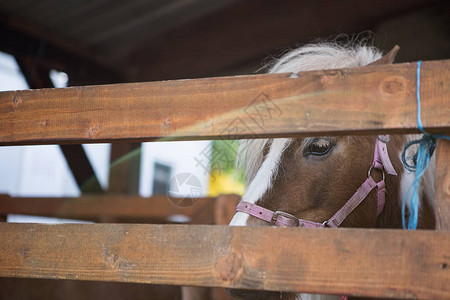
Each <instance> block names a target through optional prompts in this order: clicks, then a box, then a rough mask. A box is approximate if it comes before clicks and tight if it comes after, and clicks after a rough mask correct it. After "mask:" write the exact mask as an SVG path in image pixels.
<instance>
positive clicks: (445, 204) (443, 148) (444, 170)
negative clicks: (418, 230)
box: [434, 140, 450, 231]
mask: <svg viewBox="0 0 450 300" xmlns="http://www.w3.org/2000/svg"><path fill="white" fill-rule="evenodd" d="M449 163H450V141H446V140H438V142H437V147H436V171H435V172H436V175H435V179H434V180H435V193H436V195H435V210H436V229H437V230H447V231H450V172H449V170H448V166H449Z"/></svg>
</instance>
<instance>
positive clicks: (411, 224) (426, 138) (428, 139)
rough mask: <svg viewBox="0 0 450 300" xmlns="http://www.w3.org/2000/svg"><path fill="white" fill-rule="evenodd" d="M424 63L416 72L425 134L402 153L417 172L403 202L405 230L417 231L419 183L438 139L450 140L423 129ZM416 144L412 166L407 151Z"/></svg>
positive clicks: (407, 146)
mask: <svg viewBox="0 0 450 300" xmlns="http://www.w3.org/2000/svg"><path fill="white" fill-rule="evenodd" d="M421 64H422V62H421V61H420V60H419V61H418V62H417V71H416V78H417V79H416V80H417V83H416V84H417V86H416V99H417V127H418V128H419V130H420V131H421V132H422V133H423V136H422V138H421V139H418V140H414V141H411V142H409V143H407V144H406V145H405V147H404V148H403V152H402V162H403V165H404V167H405V168H406V169H407V170H408V171H410V172H415V173H416V174H415V177H414V180H413V182H412V184H411V186H410V187H409V189H408V192H407V193H406V195H405V198H404V199H403V202H402V224H403V228H404V229H406V228H407V229H409V230H415V229H416V228H417V221H418V216H419V213H418V211H419V194H418V189H419V183H420V179H421V177H422V175H423V174H424V173H425V171H426V169H427V167H428V164H429V162H430V159H431V156H432V155H433V152H434V149H435V148H436V138H440V139H446V140H450V137H448V136H446V135H441V134H430V133H428V132H426V131H425V130H424V129H423V124H422V118H421V116H420V115H421V107H420V66H421ZM415 144H419V151H418V152H417V153H416V154H415V155H414V157H413V161H414V163H415V165H410V164H409V163H408V162H407V161H406V151H407V149H408V148H409V147H410V146H412V145H415ZM408 198H409V220H408V226H406V216H405V211H406V204H407V200H408Z"/></svg>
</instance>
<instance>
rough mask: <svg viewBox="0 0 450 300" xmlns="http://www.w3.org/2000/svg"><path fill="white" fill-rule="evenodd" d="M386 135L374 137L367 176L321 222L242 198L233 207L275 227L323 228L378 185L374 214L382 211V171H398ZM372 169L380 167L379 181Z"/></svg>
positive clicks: (334, 224) (333, 224)
mask: <svg viewBox="0 0 450 300" xmlns="http://www.w3.org/2000/svg"><path fill="white" fill-rule="evenodd" d="M389 140H390V138H389V135H379V136H378V138H377V139H376V141H375V149H374V155H373V162H372V165H371V166H370V168H369V171H368V174H367V179H366V180H365V181H364V182H363V184H362V185H361V186H360V187H359V188H358V189H357V190H356V192H355V193H354V194H353V196H352V197H351V198H350V199H349V200H348V201H347V202H346V203H345V204H344V205H343V206H342V207H341V209H339V210H338V211H337V212H336V213H335V214H334V215H333V216H332V217H331V218H330V219H328V220H327V221H325V222H323V223H318V222H312V221H308V220H303V219H299V218H297V217H295V216H293V215H291V214H289V213H286V212H284V211H275V212H274V211H271V210H269V209H266V208H264V207H261V206H259V205H256V204H253V203H250V202H246V201H241V202H239V204H238V205H237V207H236V211H238V212H243V213H247V214H249V215H251V216H253V217H256V218H258V219H261V220H264V221H266V222H269V223H270V224H271V225H274V226H278V227H295V226H299V227H305V228H322V227H339V225H341V224H342V222H343V221H344V220H345V219H346V218H347V216H348V215H349V214H350V213H351V212H352V211H353V210H354V209H355V208H356V207H358V205H359V204H360V203H361V202H362V201H363V200H364V199H365V198H366V197H367V195H368V194H369V193H370V192H371V191H372V190H373V189H374V188H375V187H376V188H377V217H378V216H379V215H380V213H381V212H382V211H383V208H384V202H385V192H386V189H385V183H384V180H385V174H384V171H386V173H388V174H391V175H397V173H396V172H395V170H394V167H393V166H392V163H391V160H390V159H389V154H388V152H387V143H388V142H389ZM372 169H377V170H380V171H381V172H382V173H383V179H382V180H381V181H379V182H375V180H374V179H373V178H372V176H371V172H372Z"/></svg>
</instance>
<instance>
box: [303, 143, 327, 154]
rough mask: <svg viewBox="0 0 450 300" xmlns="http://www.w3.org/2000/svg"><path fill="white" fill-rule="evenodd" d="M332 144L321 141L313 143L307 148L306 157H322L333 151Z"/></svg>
mask: <svg viewBox="0 0 450 300" xmlns="http://www.w3.org/2000/svg"><path fill="white" fill-rule="evenodd" d="M331 146H332V145H331V143H330V141H328V140H324V139H319V140H315V141H313V142H312V143H311V144H309V145H308V147H307V148H306V151H305V154H306V155H315V156H322V155H325V154H327V153H328V152H329V151H330V149H331Z"/></svg>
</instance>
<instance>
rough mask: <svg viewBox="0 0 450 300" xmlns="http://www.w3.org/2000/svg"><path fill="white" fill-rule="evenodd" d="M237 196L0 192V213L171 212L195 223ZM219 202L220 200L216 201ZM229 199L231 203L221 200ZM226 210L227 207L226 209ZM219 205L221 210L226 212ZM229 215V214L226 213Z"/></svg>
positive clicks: (119, 215) (148, 216) (210, 219)
mask: <svg viewBox="0 0 450 300" xmlns="http://www.w3.org/2000/svg"><path fill="white" fill-rule="evenodd" d="M237 200H238V196H235V195H221V196H219V197H218V198H173V197H168V196H152V197H150V198H143V197H139V196H129V195H107V194H106V195H83V196H81V197H79V198H23V197H20V198H19V197H10V196H8V195H1V194H0V215H4V214H25V215H35V216H47V217H58V218H69V219H83V220H93V221H102V220H104V219H107V220H116V221H117V220H122V221H129V222H136V221H140V222H143V221H145V220H147V221H149V220H153V221H155V220H166V219H167V217H168V216H171V215H177V214H180V215H184V216H187V217H189V218H190V219H191V223H194V224H216V220H215V218H214V213H213V212H214V211H215V210H216V209H217V208H216V205H220V206H221V207H223V206H229V207H231V208H232V211H234V207H235V205H236V201H237ZM219 202H220V203H219ZM224 202H230V203H224ZM228 210H229V209H228ZM228 210H227V209H226V208H221V209H220V211H225V212H227V211H228ZM228 214H229V213H228Z"/></svg>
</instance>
